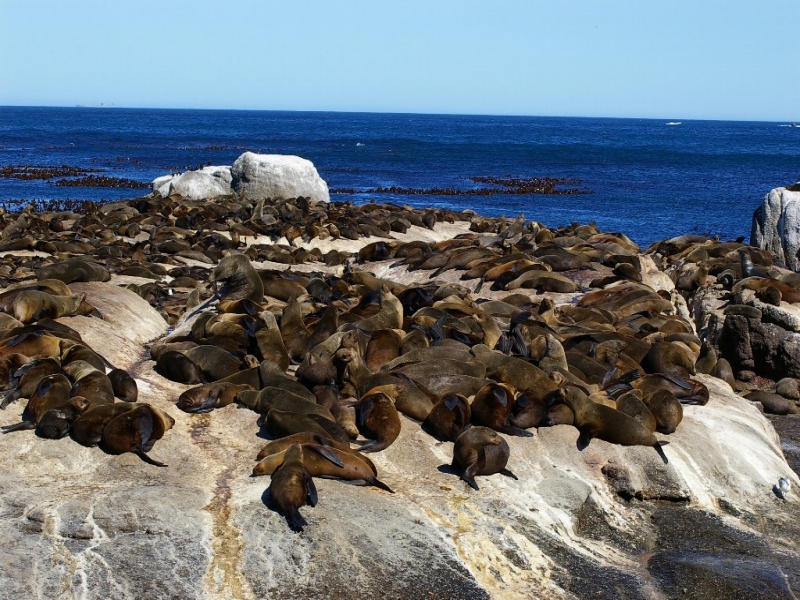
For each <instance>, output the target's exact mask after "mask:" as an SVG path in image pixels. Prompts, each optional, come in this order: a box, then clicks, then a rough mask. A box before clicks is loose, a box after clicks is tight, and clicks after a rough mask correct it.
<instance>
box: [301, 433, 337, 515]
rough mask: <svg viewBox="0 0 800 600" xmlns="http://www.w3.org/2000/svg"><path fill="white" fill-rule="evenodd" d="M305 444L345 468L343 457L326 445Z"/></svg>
mask: <svg viewBox="0 0 800 600" xmlns="http://www.w3.org/2000/svg"><path fill="white" fill-rule="evenodd" d="M304 446H305V447H306V448H308V449H310V450H313V451H314V452H316V453H317V454H319V455H320V456H322V457H323V458H327V459H328V460H329V461H331V462H332V463H333V464H335V465H336V466H337V467H341V468H344V463H343V462H342V459H341V458H339V457H338V456H337V455H336V454H335V453H333V452H331V450H330V449H329V448H327V447H326V446H318V445H316V444H304ZM312 506H313V504H312Z"/></svg>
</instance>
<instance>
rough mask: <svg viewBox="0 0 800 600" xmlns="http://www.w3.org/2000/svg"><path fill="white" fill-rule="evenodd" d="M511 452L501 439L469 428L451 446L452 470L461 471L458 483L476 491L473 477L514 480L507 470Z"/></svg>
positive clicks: (480, 429) (481, 429)
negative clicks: (465, 484)
mask: <svg viewBox="0 0 800 600" xmlns="http://www.w3.org/2000/svg"><path fill="white" fill-rule="evenodd" d="M510 454H511V449H510V448H509V447H508V442H506V441H505V440H504V439H503V438H502V436H500V435H499V434H498V433H497V432H496V431H494V430H492V429H489V428H488V427H472V428H470V429H467V430H466V431H465V432H464V433H462V434H461V435H459V436H458V438H457V439H456V442H455V445H454V446H453V463H452V465H451V466H452V467H453V468H460V469H462V471H461V479H463V480H464V481H466V482H467V483H468V484H469V486H470V487H471V488H473V489H476V490H477V489H478V484H477V483H476V482H475V476H476V475H494V474H495V473H501V474H502V475H505V476H506V477H511V478H512V479H517V476H516V475H514V474H513V473H512V472H511V471H509V470H508V469H506V465H507V464H508V457H509V456H510Z"/></svg>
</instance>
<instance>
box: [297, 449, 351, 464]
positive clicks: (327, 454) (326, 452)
mask: <svg viewBox="0 0 800 600" xmlns="http://www.w3.org/2000/svg"><path fill="white" fill-rule="evenodd" d="M303 445H304V446H305V447H306V448H308V449H309V450H313V451H314V452H316V453H317V454H319V455H320V456H322V457H323V458H327V459H328V460H329V461H331V462H332V463H333V464H335V465H336V466H337V467H341V468H344V463H343V462H342V459H341V458H339V456H338V455H337V454H336V453H335V452H332V451H331V449H330V448H328V447H327V446H318V445H316V444H303Z"/></svg>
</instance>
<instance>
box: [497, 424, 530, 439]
mask: <svg viewBox="0 0 800 600" xmlns="http://www.w3.org/2000/svg"><path fill="white" fill-rule="evenodd" d="M497 431H499V432H500V433H507V434H508V435H515V436H517V437H533V433H531V432H530V431H527V430H526V429H520V428H519V427H514V426H513V425H508V424H506V425H501V426H500V427H498V428H497Z"/></svg>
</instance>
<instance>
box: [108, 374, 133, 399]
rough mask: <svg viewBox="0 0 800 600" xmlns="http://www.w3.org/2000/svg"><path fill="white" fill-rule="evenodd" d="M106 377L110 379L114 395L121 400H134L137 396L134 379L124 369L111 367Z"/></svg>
mask: <svg viewBox="0 0 800 600" xmlns="http://www.w3.org/2000/svg"><path fill="white" fill-rule="evenodd" d="M108 379H109V380H110V381H111V387H112V389H113V390H114V396H116V397H117V398H119V399H120V400H122V401H123V402H136V400H137V399H138V398H139V388H138V387H137V385H136V380H135V379H134V378H133V377H131V376H130V375H129V374H128V372H127V371H125V370H124V369H111V371H109V372H108Z"/></svg>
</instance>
